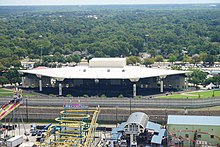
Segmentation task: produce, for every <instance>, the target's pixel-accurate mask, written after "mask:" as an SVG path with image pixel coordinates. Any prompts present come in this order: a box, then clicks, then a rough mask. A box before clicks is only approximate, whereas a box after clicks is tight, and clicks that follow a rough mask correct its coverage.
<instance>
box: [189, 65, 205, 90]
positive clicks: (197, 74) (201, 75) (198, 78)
mask: <svg viewBox="0 0 220 147" xmlns="http://www.w3.org/2000/svg"><path fill="white" fill-rule="evenodd" d="M191 71H192V74H191V75H190V76H189V82H191V83H193V84H195V85H196V86H197V85H198V84H203V83H204V81H205V79H206V77H207V75H208V74H207V73H205V72H203V71H202V70H200V69H191Z"/></svg>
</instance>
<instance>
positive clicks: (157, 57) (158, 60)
mask: <svg viewBox="0 0 220 147" xmlns="http://www.w3.org/2000/svg"><path fill="white" fill-rule="evenodd" d="M163 60H164V58H163V56H161V55H157V56H156V57H155V61H156V62H163Z"/></svg>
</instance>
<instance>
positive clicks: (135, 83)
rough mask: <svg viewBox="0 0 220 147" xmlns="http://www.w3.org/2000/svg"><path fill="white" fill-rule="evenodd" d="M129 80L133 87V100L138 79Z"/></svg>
mask: <svg viewBox="0 0 220 147" xmlns="http://www.w3.org/2000/svg"><path fill="white" fill-rule="evenodd" d="M129 80H130V81H131V82H132V83H133V85H132V86H133V90H132V91H133V93H132V96H133V98H135V97H136V96H137V82H138V81H139V78H136V77H135V76H134V78H130V79H129Z"/></svg>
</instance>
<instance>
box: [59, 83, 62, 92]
mask: <svg viewBox="0 0 220 147" xmlns="http://www.w3.org/2000/svg"><path fill="white" fill-rule="evenodd" d="M62 90H63V89H62V83H59V95H63V91H62Z"/></svg>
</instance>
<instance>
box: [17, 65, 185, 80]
mask: <svg viewBox="0 0 220 147" xmlns="http://www.w3.org/2000/svg"><path fill="white" fill-rule="evenodd" d="M19 72H20V73H24V74H34V75H40V76H46V77H53V78H64V79H65V78H66V79H140V78H148V77H158V76H167V75H176V74H185V73H188V72H187V71H177V70H166V69H153V68H146V67H140V66H124V67H121V68H118V67H89V66H76V67H64V68H48V69H41V70H36V69H32V70H20V71H19Z"/></svg>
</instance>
